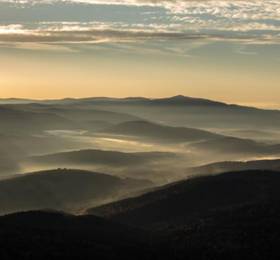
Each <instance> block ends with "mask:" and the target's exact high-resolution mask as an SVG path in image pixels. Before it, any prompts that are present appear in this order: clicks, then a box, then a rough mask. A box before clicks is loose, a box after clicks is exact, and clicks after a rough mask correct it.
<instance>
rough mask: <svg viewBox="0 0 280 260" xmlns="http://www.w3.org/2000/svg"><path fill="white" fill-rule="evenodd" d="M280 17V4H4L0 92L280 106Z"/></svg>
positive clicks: (125, 0) (96, 0) (97, 0)
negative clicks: (184, 97)
mask: <svg viewBox="0 0 280 260" xmlns="http://www.w3.org/2000/svg"><path fill="white" fill-rule="evenodd" d="M279 20H280V12H279V0H268V1H260V0H244V1H231V0H219V1H207V0H200V1H185V0H176V1H167V0H159V1H153V0H143V1H142V0H115V1H111V0H110V1H108V0H69V1H62V0H51V1H47V0H32V1H10V0H1V1H0V55H1V61H0V69H1V78H0V88H1V94H0V96H1V97H29V98H36V99H38V98H40V99H45V98H63V97H66V96H67V97H87V96H113V97H124V96H148V97H164V96H174V95H176V94H177V93H180V94H183V95H187V96H195V97H204V98H208V99H213V100H221V101H225V102H227V103H238V104H246V105H253V106H257V107H266V108H275V107H277V108H279V107H280V103H279V98H278V97H279V95H280V88H279V80H280V75H279V65H280V56H279V47H280V38H279V35H280V34H279V32H280V24H279Z"/></svg>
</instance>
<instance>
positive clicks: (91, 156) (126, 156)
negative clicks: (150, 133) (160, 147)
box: [29, 149, 176, 167]
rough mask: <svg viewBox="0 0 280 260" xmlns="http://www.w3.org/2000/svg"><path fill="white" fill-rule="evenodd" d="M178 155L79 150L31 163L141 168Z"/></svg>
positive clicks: (53, 155) (37, 157)
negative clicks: (140, 166)
mask: <svg viewBox="0 0 280 260" xmlns="http://www.w3.org/2000/svg"><path fill="white" fill-rule="evenodd" d="M175 158H176V154H173V153H168V152H138V153H125V152H118V151H105V150H95V149H89V150H79V151H71V152H62V153H55V154H49V155H43V156H33V157H31V158H30V159H29V161H30V162H31V163H33V164H39V165H52V166H58V167H65V166H67V165H68V167H69V166H72V165H75V166H79V165H85V166H86V165H107V166H112V167H128V166H139V165H143V164H151V163H156V162H159V161H162V160H168V159H175Z"/></svg>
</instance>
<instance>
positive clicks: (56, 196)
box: [0, 169, 151, 214]
mask: <svg viewBox="0 0 280 260" xmlns="http://www.w3.org/2000/svg"><path fill="white" fill-rule="evenodd" d="M149 185H151V184H150V182H147V181H141V180H133V179H121V178H117V177H113V176H110V175H106V174H100V173H94V172H89V171H81V170H67V169H57V170H50V171H42V172H35V173H30V174H24V175H21V176H18V177H14V178H10V179H5V180H0V205H1V207H0V214H5V213H11V212H19V211H27V210H36V209H57V210H67V211H70V212H74V211H76V210H77V209H82V208H84V207H88V205H91V204H93V205H94V204H95V205H96V204H99V205H100V204H101V203H104V202H106V201H113V200H116V199H118V198H119V197H121V196H124V195H125V194H127V193H129V192H132V191H136V190H140V189H144V188H146V187H149Z"/></svg>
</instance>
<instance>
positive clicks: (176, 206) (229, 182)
mask: <svg viewBox="0 0 280 260" xmlns="http://www.w3.org/2000/svg"><path fill="white" fill-rule="evenodd" d="M279 184H280V174H279V172H270V171H247V172H246V171H244V172H233V173H224V174H221V175H215V176H206V177H198V178H193V179H189V180H186V181H181V182H179V183H175V184H172V185H169V186H166V187H163V188H161V189H159V190H157V191H154V192H151V193H148V194H144V195H142V196H140V197H136V198H131V199H126V200H123V201H120V202H116V203H112V204H109V205H105V206H101V207H99V208H96V209H92V210H90V211H89V212H91V213H93V214H98V215H102V216H106V217H110V218H111V219H114V220H117V221H121V222H123V223H129V224H132V225H136V226H141V227H153V228H165V227H166V226H175V227H176V226H182V225H185V224H187V223H189V222H190V221H192V220H194V219H199V218H200V217H202V216H205V215H207V214H209V213H211V212H212V211H217V210H223V209H227V208H233V207H237V206H242V205H246V204H251V203H262V202H263V201H266V200H267V201H271V200H279V199H280V191H279Z"/></svg>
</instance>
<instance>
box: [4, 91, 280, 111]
mask: <svg viewBox="0 0 280 260" xmlns="http://www.w3.org/2000/svg"><path fill="white" fill-rule="evenodd" d="M176 96H185V97H189V98H194V99H206V100H212V101H218V102H222V103H226V104H228V105H240V106H248V107H256V108H261V109H277V110H278V109H280V103H279V104H277V103H264V102H238V101H234V100H233V101H230V99H227V98H225V99H215V98H214V97H213V98H212V97H211V96H209V97H205V96H189V95H187V94H185V95H183V94H181V93H180V94H178V93H175V94H174V95H166V96H120V95H116V96H92V95H91V96H62V97H59V96H58V97H56V96H54V97H34V98H32V97H28V96H19V97H17V96H8V97H1V96H0V100H9V99H10V100H13V99H15V100H17V99H19V100H20V99H23V100H36V101H47V100H63V99H88V98H96V99H98V98H109V99H110V98H113V99H114V98H116V99H126V98H146V99H161V98H172V97H176Z"/></svg>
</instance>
